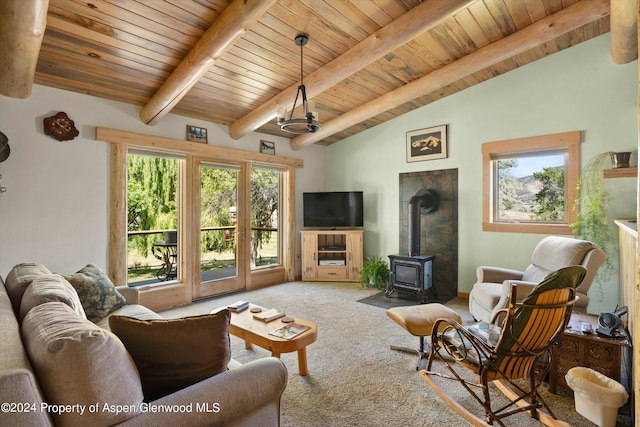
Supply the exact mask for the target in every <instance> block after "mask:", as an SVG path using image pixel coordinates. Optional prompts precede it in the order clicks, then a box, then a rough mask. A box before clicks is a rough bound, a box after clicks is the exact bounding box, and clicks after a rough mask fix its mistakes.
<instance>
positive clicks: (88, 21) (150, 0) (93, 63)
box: [25, 0, 609, 148]
mask: <svg viewBox="0 0 640 427" xmlns="http://www.w3.org/2000/svg"><path fill="white" fill-rule="evenodd" d="M25 1H27V0H25ZM36 1H45V0H36ZM265 5H266V6H267V7H265ZM232 7H235V8H236V9H235V10H234V11H233V13H230V12H229V11H230V10H232V9H228V8H232ZM261 7H262V10H261V9H260V8H261ZM226 9H228V10H227V17H226V18H225V15H224V13H225V10H226ZM239 11H240V12H239ZM252 14H253V15H252ZM46 18H47V20H46V31H45V34H44V37H43V39H42V45H41V48H40V51H39V55H38V58H37V67H36V71H35V83H37V84H41V85H45V86H51V87H56V88H60V89H64V90H69V91H73V92H80V93H85V94H89V95H93V96H97V97H101V98H107V99H112V100H116V101H122V102H125V103H129V104H134V105H138V106H140V107H141V111H145V109H147V110H153V111H156V106H155V105H152V104H151V103H150V100H151V99H152V97H154V94H156V93H157V92H158V90H159V89H160V88H161V86H162V85H163V84H164V83H165V82H166V81H167V79H168V78H169V77H170V76H171V75H172V73H174V77H173V78H174V79H176V82H174V86H175V87H177V88H179V87H180V85H182V88H184V87H188V83H187V82H184V80H185V79H187V78H189V77H192V78H194V77H193V76H194V75H196V77H195V78H194V84H193V86H192V87H191V88H190V89H189V90H186V91H184V93H183V94H181V95H180V96H179V97H178V98H176V99H175V100H174V103H175V105H172V106H171V105H169V106H168V107H167V108H166V110H165V111H164V113H162V114H160V115H158V116H157V118H156V120H162V117H163V114H166V113H168V112H172V113H174V114H178V115H182V116H186V117H190V118H196V119H202V120H206V121H211V122H214V123H220V124H223V125H227V126H229V129H230V134H231V135H232V137H234V138H238V137H241V136H243V135H246V134H247V133H248V132H251V131H252V130H255V131H259V132H264V133H267V134H273V135H280V136H285V137H291V136H292V135H291V134H287V133H284V132H282V131H281V130H280V129H279V127H278V126H277V125H276V124H275V106H276V104H277V100H278V97H280V98H281V99H285V100H287V102H285V103H286V104H292V103H293V98H294V95H295V91H296V89H297V86H298V84H299V83H300V48H299V47H298V46H296V45H295V43H294V41H293V40H294V37H295V36H296V35H297V34H299V33H304V34H307V35H308V36H309V43H308V44H307V46H305V48H304V75H305V77H304V80H305V81H304V82H305V85H306V86H307V91H308V92H309V93H311V94H312V97H313V99H314V100H315V101H316V105H317V108H318V110H319V115H320V117H319V118H320V121H321V122H322V123H323V125H324V128H323V130H322V131H320V132H319V133H317V134H314V135H303V136H298V137H296V138H294V139H292V146H293V147H294V148H301V147H304V146H305V145H309V144H312V143H317V144H321V145H329V144H332V143H334V142H336V141H339V140H342V139H344V138H346V137H348V136H351V135H354V134H356V133H358V132H361V131H363V130H365V129H368V128H371V127H372V126H375V125H378V124H380V123H383V122H385V121H387V120H390V119H392V118H394V117H397V116H399V115H402V114H404V113H406V112H408V111H411V110H414V109H416V108H419V107H421V106H424V105H427V104H429V103H431V102H434V101H436V100H438V99H441V98H443V97H446V96H448V95H451V94H454V93H456V92H458V91H461V90H464V89H466V88H468V87H470V86H473V85H475V84H477V83H479V82H482V81H485V80H488V79H490V78H492V77H495V76H498V75H500V74H503V73H506V72H508V71H510V70H513V69H515V68H517V67H520V66H522V65H525V64H528V63H530V62H532V61H536V60H538V59H540V58H543V57H545V56H547V55H550V54H553V53H555V52H558V51H560V50H563V49H566V48H568V47H571V46H574V45H576V44H578V43H581V42H583V41H585V40H589V39H591V38H593V37H596V36H598V35H601V34H603V33H605V32H608V31H609V1H608V0H477V1H454V0H446V1H443V0H429V1H424V2H423V1H420V0H351V1H347V0H271V1H268V0H234V1H228V0H163V1H161V0H139V1H137V0H50V1H49V5H48V10H47V17H46ZM216 25H217V27H216ZM210 27H212V30H211V31H207V30H208V29H209V28H210ZM201 39H202V41H201V42H200V44H199V45H198V47H196V48H194V46H196V43H198V41H199V40H201ZM203 49H204V50H206V49H212V50H214V51H212V52H206V51H203ZM190 52H191V53H190ZM187 55H191V57H190V58H200V59H202V58H204V59H206V61H204V63H205V69H204V71H202V73H201V74H202V76H201V77H200V76H199V75H197V73H196V72H195V71H194V68H195V66H196V65H198V64H193V60H191V61H190V60H189V57H188V56H187ZM372 56H375V57H373V58H372ZM185 58H187V59H188V60H186V61H183V60H184V59H185ZM181 62H183V65H182V67H183V68H182V71H181V72H179V71H176V70H177V69H178V66H179V65H180V64H181ZM336 78H338V81H335V82H334V81H333V80H335V79H336ZM166 85H169V83H167V84H166ZM283 92H284V93H283ZM281 93H282V94H281ZM289 94H291V95H289ZM156 97H157V98H161V99H160V100H159V103H160V104H162V102H165V104H167V105H168V104H169V102H170V99H169V98H170V97H167V98H166V99H164V97H162V96H160V95H157V96H156ZM141 117H142V114H141ZM141 120H143V118H141ZM145 121H148V120H145ZM435 124H439V123H435ZM150 132H152V131H150Z"/></svg>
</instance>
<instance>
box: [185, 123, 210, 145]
mask: <svg viewBox="0 0 640 427" xmlns="http://www.w3.org/2000/svg"><path fill="white" fill-rule="evenodd" d="M187 141H191V142H201V143H203V144H206V143H207V129H205V128H199V127H196V126H191V125H187Z"/></svg>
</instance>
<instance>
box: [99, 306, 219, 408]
mask: <svg viewBox="0 0 640 427" xmlns="http://www.w3.org/2000/svg"><path fill="white" fill-rule="evenodd" d="M230 319H231V312H230V311H229V310H227V309H224V310H221V311H219V312H218V313H215V314H207V315H202V316H193V317H183V318H180V319H166V320H165V319H163V320H139V319H134V318H132V317H126V316H115V315H114V316H111V317H109V326H110V327H111V331H113V333H115V334H116V335H117V336H118V337H119V338H120V339H121V340H122V342H123V343H124V345H125V347H126V348H127V350H128V351H129V354H131V357H133V360H134V361H135V363H136V366H137V367H138V371H139V372H140V378H141V380H142V389H143V391H144V397H145V401H147V402H150V401H153V400H156V399H158V398H160V397H162V396H166V395H168V394H170V393H173V392H174V391H177V390H180V389H183V388H185V387H188V386H190V385H192V384H195V383H197V382H199V381H202V380H204V379H206V378H209V377H211V376H214V375H216V374H218V373H220V372H223V371H225V370H226V369H227V365H228V364H229V360H230V359H231V350H230V342H229V321H230Z"/></svg>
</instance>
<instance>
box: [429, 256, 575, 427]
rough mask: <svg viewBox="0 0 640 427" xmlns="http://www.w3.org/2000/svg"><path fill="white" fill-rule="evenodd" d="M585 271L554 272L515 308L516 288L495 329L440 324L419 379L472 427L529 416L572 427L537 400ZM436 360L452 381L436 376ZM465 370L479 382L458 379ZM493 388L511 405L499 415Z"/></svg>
mask: <svg viewBox="0 0 640 427" xmlns="http://www.w3.org/2000/svg"><path fill="white" fill-rule="evenodd" d="M586 271H587V270H586V269H585V268H584V267H581V266H571V267H565V268H562V269H559V270H556V271H554V272H551V273H550V274H549V275H547V276H546V277H545V279H544V280H543V281H542V282H540V283H539V284H538V285H537V286H536V287H535V288H534V289H533V290H532V291H531V293H530V294H529V295H528V296H527V297H526V298H525V299H524V300H523V301H522V302H521V303H515V301H516V287H515V286H513V287H512V288H511V302H510V303H509V305H508V307H507V308H505V309H503V310H501V311H500V312H498V313H496V316H495V317H494V319H492V323H491V324H489V323H482V322H481V323H476V324H473V325H467V326H462V325H461V324H459V323H458V322H455V321H451V320H447V319H439V320H438V321H437V322H436V323H435V325H434V327H433V333H432V335H431V351H430V353H429V359H428V362H427V368H426V369H425V370H422V371H420V375H422V377H423V378H424V380H425V381H426V382H427V383H428V384H429V385H430V386H431V388H432V389H433V390H434V391H435V392H436V393H437V394H438V395H439V396H440V397H441V398H442V399H443V400H444V401H445V402H446V403H447V404H448V405H449V406H450V407H451V408H452V409H453V410H455V411H456V412H457V413H458V414H460V415H461V416H462V417H463V418H465V419H466V420H467V421H469V422H470V423H472V424H473V425H476V426H486V425H493V423H494V422H495V423H498V424H499V425H501V426H504V425H505V424H504V423H503V422H502V419H503V418H505V417H508V416H510V415H514V414H517V413H521V412H525V411H527V412H529V414H530V415H531V417H533V418H535V419H537V420H539V421H541V422H542V423H544V424H546V425H550V426H568V425H569V424H567V423H564V422H562V421H559V420H557V419H556V417H555V416H554V415H553V413H552V412H551V409H550V408H549V407H548V406H547V404H546V403H545V402H544V401H543V400H542V398H541V397H540V395H539V394H538V388H539V386H540V384H541V382H542V380H543V379H544V378H545V376H546V374H547V372H548V370H549V365H550V361H551V360H550V359H551V352H550V348H551V346H552V345H553V344H554V343H555V341H556V340H557V339H558V338H559V337H560V336H561V334H562V333H563V331H564V329H565V328H566V325H567V323H568V321H569V318H570V316H571V309H572V307H573V304H575V301H576V300H577V297H575V288H576V287H577V286H578V285H580V282H581V281H582V279H583V278H584V276H585V274H586ZM496 321H497V322H498V323H496ZM438 331H441V332H438ZM436 359H439V360H441V361H442V362H443V363H444V365H445V366H446V367H447V368H448V369H449V371H450V372H451V375H449V374H441V373H438V372H434V371H431V368H432V364H433V362H434V360H436ZM452 359H453V360H452ZM462 369H467V370H471V371H472V372H473V373H475V374H476V375H475V378H476V381H470V380H465V379H463V377H462V376H461V374H459V372H463V371H462ZM435 377H441V378H447V379H451V380H457V381H459V382H460V383H461V385H462V386H463V387H464V388H465V389H466V390H467V391H468V392H469V393H471V395H472V396H473V398H474V399H475V400H476V401H477V402H478V403H479V404H480V405H481V406H482V408H483V409H484V413H485V421H483V420H482V419H480V418H478V417H477V416H476V415H474V414H473V413H472V412H470V411H469V410H467V409H466V408H465V407H464V406H462V405H461V404H459V403H458V402H456V401H455V400H453V399H452V398H451V397H450V396H449V395H447V394H446V393H445V392H444V391H443V390H442V389H441V388H440V387H439V386H438V384H437V383H436V381H435ZM467 377H469V376H467ZM522 379H526V380H528V381H522ZM518 380H520V381H518ZM490 383H493V384H494V385H496V386H497V388H498V390H500V391H501V392H502V393H503V394H504V395H505V396H506V397H507V399H508V400H509V403H507V404H505V405H503V406H502V407H499V408H496V409H494V408H493V407H492V402H491V396H490V389H489V384H490ZM476 412H477V411H476Z"/></svg>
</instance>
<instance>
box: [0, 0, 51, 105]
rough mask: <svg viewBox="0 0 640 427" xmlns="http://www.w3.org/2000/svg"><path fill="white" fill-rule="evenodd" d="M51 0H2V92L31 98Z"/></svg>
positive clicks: (0, 57)
mask: <svg viewBox="0 0 640 427" xmlns="http://www.w3.org/2000/svg"><path fill="white" fill-rule="evenodd" d="M48 7H49V0H21V1H0V23H2V25H0V93H1V94H3V95H5V96H10V97H12V98H21V99H24V98H28V97H29V96H31V89H32V87H33V81H34V78H35V74H36V64H37V63H38V55H39V54H40V46H41V45H42V37H43V36H44V30H45V28H46V26H47V8H48Z"/></svg>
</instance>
